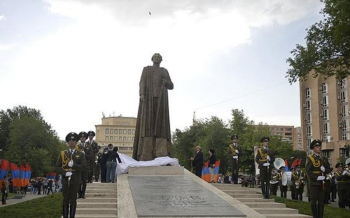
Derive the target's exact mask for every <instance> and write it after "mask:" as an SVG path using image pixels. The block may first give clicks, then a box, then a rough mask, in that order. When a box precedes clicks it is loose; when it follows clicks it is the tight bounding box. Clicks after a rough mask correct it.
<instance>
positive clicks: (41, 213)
mask: <svg viewBox="0 0 350 218" xmlns="http://www.w3.org/2000/svg"><path fill="white" fill-rule="evenodd" d="M39 205H40V206H39ZM38 206H39V207H38ZM0 214H1V218H11V217H21V218H34V217H45V218H57V217H61V216H62V194H53V195H49V196H46V197H41V198H38V199H34V200H30V201H25V202H22V203H18V204H14V205H9V206H6V207H0Z"/></svg>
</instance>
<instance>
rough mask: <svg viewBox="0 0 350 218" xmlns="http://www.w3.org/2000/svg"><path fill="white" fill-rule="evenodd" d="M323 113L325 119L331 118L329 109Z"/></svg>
mask: <svg viewBox="0 0 350 218" xmlns="http://www.w3.org/2000/svg"><path fill="white" fill-rule="evenodd" d="M322 115H323V119H324V120H328V119H329V116H328V115H329V112H328V110H327V109H325V110H323V113H322Z"/></svg>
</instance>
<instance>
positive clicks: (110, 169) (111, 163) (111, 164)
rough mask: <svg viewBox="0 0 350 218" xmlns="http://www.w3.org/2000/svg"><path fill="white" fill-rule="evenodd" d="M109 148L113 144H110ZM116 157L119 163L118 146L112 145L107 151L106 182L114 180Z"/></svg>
mask: <svg viewBox="0 0 350 218" xmlns="http://www.w3.org/2000/svg"><path fill="white" fill-rule="evenodd" d="M110 145H111V146H109V148H113V145H112V144H110ZM117 159H118V162H119V163H121V162H122V161H121V160H120V157H119V155H118V147H114V148H113V149H111V150H109V151H108V154H107V165H106V166H107V174H106V182H107V183H109V182H112V183H114V181H115V170H116V168H117Z"/></svg>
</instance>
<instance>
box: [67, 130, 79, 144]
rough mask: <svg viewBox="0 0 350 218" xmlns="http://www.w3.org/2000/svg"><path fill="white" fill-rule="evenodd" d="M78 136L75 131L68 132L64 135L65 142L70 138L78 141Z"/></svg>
mask: <svg viewBox="0 0 350 218" xmlns="http://www.w3.org/2000/svg"><path fill="white" fill-rule="evenodd" d="M78 138H79V136H78V134H76V133H75V132H70V133H68V135H67V136H66V142H69V141H70V140H75V141H78Z"/></svg>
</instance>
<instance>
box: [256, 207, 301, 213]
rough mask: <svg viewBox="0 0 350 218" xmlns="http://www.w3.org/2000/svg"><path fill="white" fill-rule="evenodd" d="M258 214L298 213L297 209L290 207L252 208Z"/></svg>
mask: <svg viewBox="0 0 350 218" xmlns="http://www.w3.org/2000/svg"><path fill="white" fill-rule="evenodd" d="M252 209H254V210H255V211H256V212H258V213H260V214H298V210H297V209H291V208H252Z"/></svg>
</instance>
